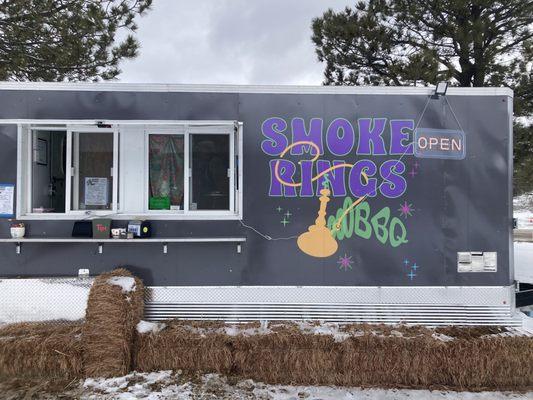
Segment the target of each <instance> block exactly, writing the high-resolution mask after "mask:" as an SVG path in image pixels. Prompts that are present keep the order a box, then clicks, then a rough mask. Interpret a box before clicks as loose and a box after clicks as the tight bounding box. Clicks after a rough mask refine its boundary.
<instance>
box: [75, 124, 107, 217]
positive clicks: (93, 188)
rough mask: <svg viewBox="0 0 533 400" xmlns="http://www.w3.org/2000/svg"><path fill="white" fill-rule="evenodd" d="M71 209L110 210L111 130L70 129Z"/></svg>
mask: <svg viewBox="0 0 533 400" xmlns="http://www.w3.org/2000/svg"><path fill="white" fill-rule="evenodd" d="M73 147H74V148H73V154H72V156H73V165H74V171H75V174H74V179H73V182H72V183H73V186H72V209H73V210H111V209H112V206H113V195H112V193H113V132H74V133H73Z"/></svg>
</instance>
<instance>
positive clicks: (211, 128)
mask: <svg viewBox="0 0 533 400" xmlns="http://www.w3.org/2000/svg"><path fill="white" fill-rule="evenodd" d="M107 125H110V127H107ZM130 126H132V127H135V128H137V129H143V130H144V132H143V135H144V152H143V153H144V160H142V159H141V160H139V162H142V163H143V164H142V165H143V168H144V179H143V183H142V184H141V185H139V186H141V190H142V191H143V193H142V194H141V193H139V196H142V197H141V198H142V202H143V209H142V210H135V211H133V210H127V209H123V208H122V204H121V203H122V202H123V200H122V199H121V198H120V196H122V195H123V192H124V179H125V173H124V170H123V168H122V167H123V164H122V157H121V152H122V151H124V150H126V151H127V149H124V148H123V147H122V145H121V135H123V134H124V133H125V132H123V128H124V127H130ZM17 128H18V129H17V185H16V218H17V219H20V220H80V219H91V218H96V217H98V216H105V217H106V218H110V219H112V220H129V219H151V220H242V218H243V190H242V189H243V172H242V171H243V123H242V122H238V121H230V120H223V121H198V120H194V121H166V120H165V121H159V120H157V121H156V120H152V121H151V120H139V121H135V120H132V121H119V120H114V121H108V120H105V121H89V120H78V121H76V120H73V121H70V120H37V121H36V120H28V121H27V122H25V120H21V121H19V122H18V123H17ZM35 130H47V131H64V132H66V133H67V138H66V146H67V151H66V153H67V154H66V173H65V175H66V176H67V175H68V177H69V179H68V181H70V183H69V187H68V188H67V182H65V191H66V193H65V206H66V208H65V212H64V213H33V212H31V211H32V207H31V206H32V204H31V202H32V193H31V192H32V168H31V166H32V160H33V158H32V149H33V145H32V138H33V133H32V132H33V131H35ZM176 130H178V132H177V131H176ZM110 131H112V132H113V189H112V195H113V201H112V209H111V210H73V209H72V178H73V176H72V174H71V173H72V168H69V166H70V167H72V151H73V143H72V142H73V137H72V136H73V133H74V132H90V133H95V132H110ZM148 131H149V133H148ZM179 131H181V132H183V135H184V165H185V166H186V167H185V168H184V207H183V208H184V209H183V210H179V211H177V210H176V211H174V210H148V193H149V191H148V182H149V171H148V152H149V149H148V138H149V137H148V135H149V134H180V132H179ZM191 134H228V135H229V138H230V144H229V148H230V154H229V157H230V168H229V170H230V177H229V185H230V187H229V196H230V199H229V201H230V208H229V209H228V210H189V195H190V193H189V190H190V189H189V180H190V179H191V175H190V168H191V167H190V146H189V144H190V143H189V141H190V135H191ZM67 197H68V199H67ZM67 207H68V208H67Z"/></svg>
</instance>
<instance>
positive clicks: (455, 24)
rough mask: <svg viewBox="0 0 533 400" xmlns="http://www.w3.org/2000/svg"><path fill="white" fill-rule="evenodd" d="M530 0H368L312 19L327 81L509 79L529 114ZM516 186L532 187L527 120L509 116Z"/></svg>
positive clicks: (532, 99) (487, 82)
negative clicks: (515, 120) (513, 119)
mask: <svg viewBox="0 0 533 400" xmlns="http://www.w3.org/2000/svg"><path fill="white" fill-rule="evenodd" d="M532 26H533V1H531V0H496V1H494V0H367V1H361V2H359V3H357V4H356V6H355V7H353V8H350V7H347V8H345V9H344V10H343V11H340V12H334V11H332V10H328V11H326V12H325V13H324V14H323V15H322V16H321V17H319V18H315V19H314V20H313V23H312V29H313V35H312V40H313V42H314V44H315V46H316V53H317V56H318V59H319V61H321V62H324V63H325V65H326V66H325V71H324V77H325V79H324V84H326V85H361V84H366V85H429V84H435V83H437V82H438V81H443V80H450V81H451V82H452V84H453V85H456V86H508V87H511V88H512V89H514V91H515V97H514V98H515V101H514V111H515V116H532V115H533V75H532V64H533V30H532V28H531V27H532ZM514 149H515V153H514V155H515V156H514V163H515V177H516V179H515V191H516V192H517V193H521V192H524V191H530V190H533V154H532V151H533V125H529V126H527V125H526V124H522V123H515V135H514Z"/></svg>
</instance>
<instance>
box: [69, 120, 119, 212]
mask: <svg viewBox="0 0 533 400" xmlns="http://www.w3.org/2000/svg"><path fill="white" fill-rule="evenodd" d="M75 133H96V134H100V133H112V134H113V167H112V173H111V176H112V177H113V186H112V188H111V197H112V198H111V209H110V210H74V209H73V208H72V199H73V198H75V197H76V196H79V186H78V185H79V173H80V171H79V165H77V166H74V159H76V158H78V159H79V138H78V139H77V140H74V139H75V138H74V134H75ZM118 141H119V134H118V127H117V126H112V127H111V128H99V127H94V126H87V125H69V126H67V144H66V145H67V151H66V153H67V156H66V164H65V214H68V215H70V216H72V215H82V216H87V215H95V216H105V215H108V214H111V213H113V214H114V213H116V212H117V211H118V181H119V179H120V171H119V168H118V161H119V156H120V155H119V150H118V148H119V147H118ZM69 150H70V151H69ZM75 152H76V153H77V154H78V155H77V156H76V157H75ZM117 172H118V174H117ZM67 176H68V179H67ZM74 182H76V184H75V185H74V184H73V183H74ZM73 189H76V191H77V195H76V196H73V194H74V192H73ZM78 200H79V199H78ZM87 211H89V213H87Z"/></svg>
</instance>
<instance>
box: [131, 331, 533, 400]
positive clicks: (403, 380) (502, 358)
mask: <svg viewBox="0 0 533 400" xmlns="http://www.w3.org/2000/svg"><path fill="white" fill-rule="evenodd" d="M224 326H225V325H224V324H223V323H221V322H210V323H208V322H184V321H174V322H171V323H170V324H169V327H168V328H166V329H165V330H163V331H161V332H159V333H149V334H144V335H139V339H138V341H137V348H136V367H137V368H138V369H140V370H142V371H153V370H160V369H174V370H177V369H183V370H188V371H191V372H197V373H207V372H222V373H231V374H232V375H237V376H239V377H241V378H252V379H255V380H258V381H263V382H265V383H271V384H298V385H331V384H336V385H344V386H366V387H400V388H404V387H408V388H448V389H455V390H473V391H476V390H507V389H508V390H528V389H529V390H531V389H532V388H533V368H531V365H533V338H531V337H502V336H495V334H498V333H501V332H503V331H505V329H504V328H486V327H474V328H455V327H454V328H438V329H436V330H433V329H428V328H424V327H416V326H415V327H406V326H400V327H391V326H385V325H383V326H381V325H365V324H353V325H345V326H343V327H340V328H339V330H338V334H337V335H335V336H334V335H331V334H309V333H308V332H302V330H301V329H300V327H298V326H297V325H295V324H292V323H283V324H277V325H271V326H270V330H268V331H267V332H265V333H256V334H247V333H246V331H247V330H249V329H247V327H246V326H243V325H241V326H240V327H239V328H240V333H239V332H238V331H239V329H237V332H235V329H230V330H228V329H225V328H224ZM226 328H227V325H226ZM229 331H231V332H232V334H231V335H227V334H225V333H224V332H229ZM439 335H440V336H439ZM444 335H446V336H444ZM487 335H492V336H487Z"/></svg>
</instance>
